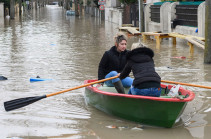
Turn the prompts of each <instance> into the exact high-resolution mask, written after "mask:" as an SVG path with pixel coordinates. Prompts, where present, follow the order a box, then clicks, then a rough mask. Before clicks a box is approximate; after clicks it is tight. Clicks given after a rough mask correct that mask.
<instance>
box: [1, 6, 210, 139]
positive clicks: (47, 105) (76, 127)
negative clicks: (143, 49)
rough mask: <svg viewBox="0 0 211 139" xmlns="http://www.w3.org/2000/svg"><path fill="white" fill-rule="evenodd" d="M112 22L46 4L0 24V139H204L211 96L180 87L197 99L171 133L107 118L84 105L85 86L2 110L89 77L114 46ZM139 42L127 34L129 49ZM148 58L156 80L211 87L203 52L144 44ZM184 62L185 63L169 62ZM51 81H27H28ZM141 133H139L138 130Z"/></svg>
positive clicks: (179, 43)
mask: <svg viewBox="0 0 211 139" xmlns="http://www.w3.org/2000/svg"><path fill="white" fill-rule="evenodd" d="M117 32H118V26H117V25H116V24H113V23H110V22H106V21H101V20H99V18H95V17H91V16H90V15H83V16H80V17H74V16H65V10H64V9H62V8H60V7H57V6H47V7H45V8H41V9H39V10H37V11H29V12H26V13H25V14H24V15H23V16H22V17H18V16H16V18H15V20H9V19H5V20H4V22H2V21H1V24H0V76H5V77H7V78H8V80H6V81H0V95H1V99H0V103H1V104H2V105H1V107H0V138H1V139H81V138H86V139H127V138H133V139H138V138H150V139H169V138H171V139H181V138H185V139H192V138H199V139H209V138H210V136H211V133H210V131H211V90H209V89H204V88H198V87H187V86H183V87H184V88H186V89H189V90H192V91H193V92H194V93H195V94H196V97H195V99H194V100H193V101H191V102H190V103H188V105H187V107H186V109H185V111H184V113H183V114H182V116H181V120H180V121H179V123H178V124H177V125H176V126H174V127H173V128H170V129H168V128H158V127H151V126H145V125H141V124H139V123H134V122H131V121H127V120H124V119H120V118H118V117H114V116H110V115H107V114H105V113H103V112H101V111H98V110H97V109H95V108H93V107H91V106H89V105H86V103H85V101H84V97H83V93H84V88H81V89H77V90H73V91H71V92H66V93H63V94H60V95H57V96H52V97H49V98H46V99H42V100H40V101H38V102H36V103H33V104H30V105H28V106H27V107H23V108H20V109H16V110H13V111H10V112H5V110H4V106H3V102H5V101H8V100H13V99H16V98H24V97H30V96H40V95H44V94H49V93H53V92H58V91H61V90H64V89H68V88H71V87H75V86H78V85H82V84H83V81H84V80H86V79H96V78H97V69H98V63H99V61H100V59H101V56H102V55H103V53H104V51H106V50H108V49H110V47H111V46H112V45H113V44H114V42H113V37H114V35H115V34H116V33H117ZM139 41H142V39H141V38H140V37H134V36H130V37H129V40H128V49H130V47H131V44H132V43H133V42H139ZM145 44H146V45H148V47H150V48H152V49H153V50H154V52H155V57H154V61H155V65H156V70H157V72H158V73H159V75H160V76H161V77H162V79H163V80H170V81H178V82H185V83H192V84H198V85H205V86H211V70H210V68H211V65H207V64H204V63H203V60H204V53H203V50H202V49H200V48H197V47H194V52H193V53H190V50H189V47H188V46H187V44H186V43H185V42H182V41H177V45H176V46H173V45H172V42H171V40H163V41H162V44H161V46H160V47H158V46H157V47H156V45H155V41H152V40H149V41H147V42H145ZM180 56H184V57H186V58H185V59H181V58H173V57H180ZM36 76H40V77H41V78H46V79H52V80H49V81H43V82H34V83H32V82H30V81H29V79H30V78H31V77H36ZM140 127H141V128H140Z"/></svg>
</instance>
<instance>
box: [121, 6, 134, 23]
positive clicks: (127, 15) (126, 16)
mask: <svg viewBox="0 0 211 139" xmlns="http://www.w3.org/2000/svg"><path fill="white" fill-rule="evenodd" d="M123 15H124V16H123V21H122V22H123V24H131V23H132V22H131V17H130V5H124V11H123Z"/></svg>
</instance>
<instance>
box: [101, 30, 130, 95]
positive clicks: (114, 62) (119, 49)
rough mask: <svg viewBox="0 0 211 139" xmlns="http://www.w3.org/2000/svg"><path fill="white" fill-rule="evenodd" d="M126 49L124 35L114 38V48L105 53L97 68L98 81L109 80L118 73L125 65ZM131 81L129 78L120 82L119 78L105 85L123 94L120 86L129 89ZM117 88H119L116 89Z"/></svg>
mask: <svg viewBox="0 0 211 139" xmlns="http://www.w3.org/2000/svg"><path fill="white" fill-rule="evenodd" d="M126 47H127V39H126V37H125V36H124V35H121V34H119V35H118V36H117V37H116V38H115V46H113V47H112V48H111V49H110V50H108V51H106V52H105V53H104V55H103V57H102V59H101V61H100V63H99V68H98V80H101V79H104V78H109V77H113V76H116V75H117V74H118V73H120V72H121V71H122V70H123V68H124V67H125V65H126V62H127V60H126V53H127V51H128V50H126ZM132 82H133V79H132V78H130V77H125V78H124V79H122V80H121V81H120V79H119V78H116V79H113V80H109V81H106V82H105V84H106V85H107V86H110V87H112V86H115V88H116V89H117V91H118V92H119V93H124V90H123V89H120V88H122V87H120V86H122V85H121V84H123V86H124V87H130V86H131V85H132ZM118 86H119V87H118Z"/></svg>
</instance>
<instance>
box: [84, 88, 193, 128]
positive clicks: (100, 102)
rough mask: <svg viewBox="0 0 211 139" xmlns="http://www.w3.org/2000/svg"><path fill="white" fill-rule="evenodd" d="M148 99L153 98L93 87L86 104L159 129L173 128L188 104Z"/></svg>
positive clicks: (88, 89) (181, 101)
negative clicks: (105, 90) (104, 90)
mask: <svg viewBox="0 0 211 139" xmlns="http://www.w3.org/2000/svg"><path fill="white" fill-rule="evenodd" d="M191 95H193V94H191ZM192 97H194V96H192ZM148 98H152V97H145V96H143V97H141V96H136V95H128V94H117V93H110V92H103V91H100V90H98V88H96V87H92V86H88V87H86V89H85V100H86V102H87V103H88V104H90V105H92V106H94V107H95V108H97V109H99V110H101V111H103V112H106V113H108V114H111V115H115V116H118V117H121V118H124V119H127V120H131V121H135V122H138V123H142V124H146V125H152V126H159V127H167V128H171V127H172V126H173V125H174V124H175V121H176V119H177V118H178V117H179V116H180V115H181V114H182V112H183V110H184V109H185V106H186V104H187V102H188V101H184V100H185V99H184V100H179V101H178V99H176V100H174V101H170V100H169V98H161V99H159V100H158V99H148ZM153 98H155V97H153ZM165 99H166V100H167V101H165ZM189 99H190V98H189ZM191 100H192V99H191Z"/></svg>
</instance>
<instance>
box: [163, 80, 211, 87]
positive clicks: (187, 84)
mask: <svg viewBox="0 0 211 139" xmlns="http://www.w3.org/2000/svg"><path fill="white" fill-rule="evenodd" d="M161 82H164V83H171V84H180V85H186V86H193V87H200V88H207V89H211V87H210V86H203V85H196V84H189V83H181V82H174V81H166V80H161Z"/></svg>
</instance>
